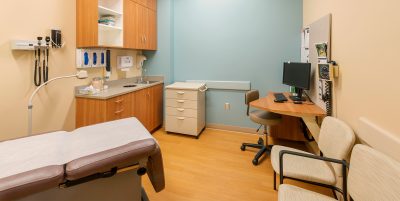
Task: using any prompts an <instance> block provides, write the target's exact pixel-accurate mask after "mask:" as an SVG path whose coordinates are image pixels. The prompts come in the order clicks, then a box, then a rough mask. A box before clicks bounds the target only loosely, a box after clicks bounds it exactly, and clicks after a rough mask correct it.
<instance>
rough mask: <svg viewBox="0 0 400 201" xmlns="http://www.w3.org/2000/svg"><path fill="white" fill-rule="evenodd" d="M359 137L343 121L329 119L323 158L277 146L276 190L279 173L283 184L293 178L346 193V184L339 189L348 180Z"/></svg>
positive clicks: (273, 154)
mask: <svg viewBox="0 0 400 201" xmlns="http://www.w3.org/2000/svg"><path fill="white" fill-rule="evenodd" d="M354 142H355V135H354V132H353V130H352V129H351V128H350V127H349V126H348V125H347V124H346V123H344V122H343V121H341V120H339V119H336V118H333V117H326V118H325V119H324V121H323V122H322V126H321V131H320V136H319V139H318V147H319V149H320V150H321V153H322V155H323V156H318V155H314V154H310V153H307V152H304V151H301V150H297V149H293V148H289V147H284V146H277V145H276V146H274V147H273V148H272V151H271V163H272V167H273V169H274V189H275V190H276V173H279V176H280V184H283V180H284V179H292V180H297V181H302V182H306V183H310V184H313V185H318V186H322V187H326V188H330V189H332V190H333V191H334V195H335V196H336V193H335V191H337V192H340V193H341V194H346V192H345V185H346V181H345V182H344V183H343V188H339V187H337V185H336V184H337V182H338V181H339V180H340V178H342V177H343V179H344V180H346V172H347V170H346V161H345V159H346V158H348V155H349V153H350V151H351V149H352V148H353V145H354ZM339 183H341V182H339Z"/></svg>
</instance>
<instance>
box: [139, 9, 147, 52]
mask: <svg viewBox="0 0 400 201" xmlns="http://www.w3.org/2000/svg"><path fill="white" fill-rule="evenodd" d="M148 10H149V9H148V8H146V7H144V6H142V5H139V4H138V7H137V19H138V24H139V26H138V29H137V32H138V33H139V37H138V38H137V39H138V44H139V49H147V46H146V42H147V35H148V32H149V31H148V30H149V27H148V22H147V18H148Z"/></svg>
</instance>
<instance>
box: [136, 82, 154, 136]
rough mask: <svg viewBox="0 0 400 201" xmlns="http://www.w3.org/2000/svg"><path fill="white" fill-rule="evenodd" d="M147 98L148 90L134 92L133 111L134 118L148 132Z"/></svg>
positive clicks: (148, 95)
mask: <svg viewBox="0 0 400 201" xmlns="http://www.w3.org/2000/svg"><path fill="white" fill-rule="evenodd" d="M149 97H150V93H149V88H147V89H142V90H139V91H136V92H135V101H134V110H135V117H136V118H137V119H138V120H139V121H140V122H141V123H142V124H143V125H144V127H146V129H147V130H149V131H150V116H149V107H150V106H149Z"/></svg>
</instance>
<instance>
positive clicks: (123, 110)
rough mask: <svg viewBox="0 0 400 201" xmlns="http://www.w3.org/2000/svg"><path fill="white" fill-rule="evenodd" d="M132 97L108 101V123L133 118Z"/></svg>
mask: <svg viewBox="0 0 400 201" xmlns="http://www.w3.org/2000/svg"><path fill="white" fill-rule="evenodd" d="M131 103H132V101H131V95H130V94H127V95H122V96H118V97H115V98H112V99H109V100H107V121H113V120H118V119H124V118H128V117H130V116H131V109H132V104H131Z"/></svg>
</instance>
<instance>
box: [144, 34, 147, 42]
mask: <svg viewBox="0 0 400 201" xmlns="http://www.w3.org/2000/svg"><path fill="white" fill-rule="evenodd" d="M144 43H147V37H146V35H145V36H144Z"/></svg>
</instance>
